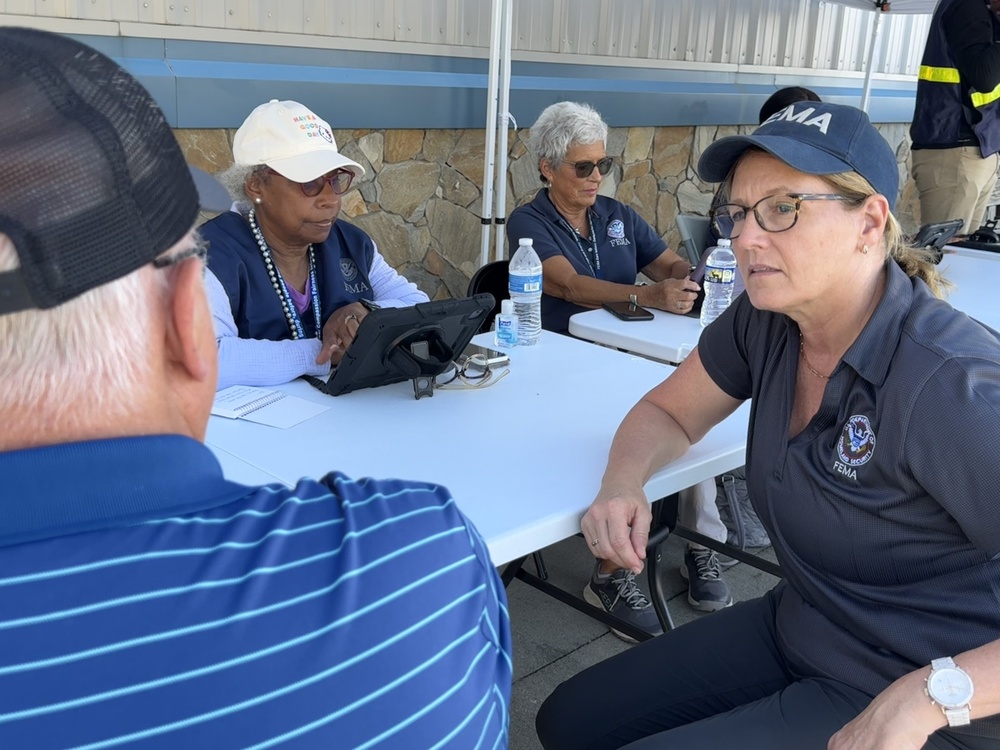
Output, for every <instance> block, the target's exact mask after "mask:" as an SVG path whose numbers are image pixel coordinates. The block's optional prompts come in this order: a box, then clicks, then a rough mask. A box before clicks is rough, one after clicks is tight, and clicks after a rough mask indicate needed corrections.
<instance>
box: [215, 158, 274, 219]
mask: <svg viewBox="0 0 1000 750" xmlns="http://www.w3.org/2000/svg"><path fill="white" fill-rule="evenodd" d="M266 171H267V167H266V166H265V165H263V164H233V165H232V166H230V167H227V168H226V169H223V170H222V171H221V172H217V173H216V174H215V179H217V180H218V181H219V182H220V183H221V184H222V187H224V188H225V189H226V190H227V191H228V193H229V195H230V197H232V199H233V202H234V203H237V204H238V206H239V207H240V208H249V207H250V199H249V197H248V196H247V189H246V185H247V180H248V179H249V178H250V176H251V175H254V174H263V173H264V172H266Z"/></svg>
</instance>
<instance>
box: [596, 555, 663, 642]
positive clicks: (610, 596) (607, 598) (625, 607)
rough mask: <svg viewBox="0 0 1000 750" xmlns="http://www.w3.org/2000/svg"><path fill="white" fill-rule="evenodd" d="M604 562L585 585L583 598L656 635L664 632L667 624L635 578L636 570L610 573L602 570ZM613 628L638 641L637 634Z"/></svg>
mask: <svg viewBox="0 0 1000 750" xmlns="http://www.w3.org/2000/svg"><path fill="white" fill-rule="evenodd" d="M599 571H600V563H597V564H596V565H595V566H594V574H593V575H592V576H591V577H590V583H588V584H587V585H586V586H585V587H584V589H583V598H584V599H586V600H587V601H588V602H589V603H590V604H593V605H594V606H595V607H601V608H603V609H604V611H605V612H608V613H610V614H612V615H614V616H615V617H618V618H620V619H622V620H625V622H627V623H629V624H631V625H634V626H635V627H637V628H642V629H643V630H645V631H646V632H647V633H650V634H652V635H660V634H661V633H662V632H663V626H662V625H660V619H659V618H658V617H657V616H656V610H655V609H653V605H652V603H650V601H649V599H647V598H646V595H645V594H643V593H642V591H641V590H640V589H639V584H637V583H636V582H635V573H633V572H632V571H631V570H624V569H621V568H619V569H618V570H615V571H612V572H611V573H609V574H608V575H601V574H600V572H599ZM611 632H612V633H614V634H615V635H617V636H618V637H619V638H621V639H622V640H623V641H628V642H629V643H635V638H633V637H632V636H629V635H626V634H625V633H622V632H621V631H618V630H615V629H614V628H611Z"/></svg>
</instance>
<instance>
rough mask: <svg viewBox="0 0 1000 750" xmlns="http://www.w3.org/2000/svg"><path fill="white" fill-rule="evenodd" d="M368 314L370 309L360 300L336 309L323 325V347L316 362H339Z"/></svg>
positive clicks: (333, 363) (332, 363) (321, 363)
mask: <svg viewBox="0 0 1000 750" xmlns="http://www.w3.org/2000/svg"><path fill="white" fill-rule="evenodd" d="M367 314H368V310H366V309H365V306H364V305H362V304H361V303H360V302H352V303H350V304H349V305H344V306H343V307H340V308H337V309H336V310H334V312H333V315H331V316H330V318H329V320H327V321H326V325H324V326H323V348H322V349H320V352H319V356H318V357H316V364H318V365H325V364H326V363H327V362H329V363H330V364H331V365H336V364H339V363H340V358H341V357H343V356H344V352H345V351H347V347H348V346H350V343H351V342H352V341H354V337H355V335H356V334H357V332H358V326H360V325H361V321H362V320H364V317H365V316H366V315H367Z"/></svg>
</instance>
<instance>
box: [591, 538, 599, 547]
mask: <svg viewBox="0 0 1000 750" xmlns="http://www.w3.org/2000/svg"><path fill="white" fill-rule="evenodd" d="M598 542H599V540H598V539H595V540H594V541H592V542H591V543H590V546H591V547H596V546H597V544H598Z"/></svg>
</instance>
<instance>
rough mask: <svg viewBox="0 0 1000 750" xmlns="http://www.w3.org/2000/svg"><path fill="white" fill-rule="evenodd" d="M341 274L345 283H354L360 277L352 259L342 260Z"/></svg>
mask: <svg viewBox="0 0 1000 750" xmlns="http://www.w3.org/2000/svg"><path fill="white" fill-rule="evenodd" d="M340 273H342V274H343V276H344V281H354V278H355V277H356V276H357V275H358V267H357V265H356V264H355V263H354V261H353V260H351V259H350V258H341V259H340Z"/></svg>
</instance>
